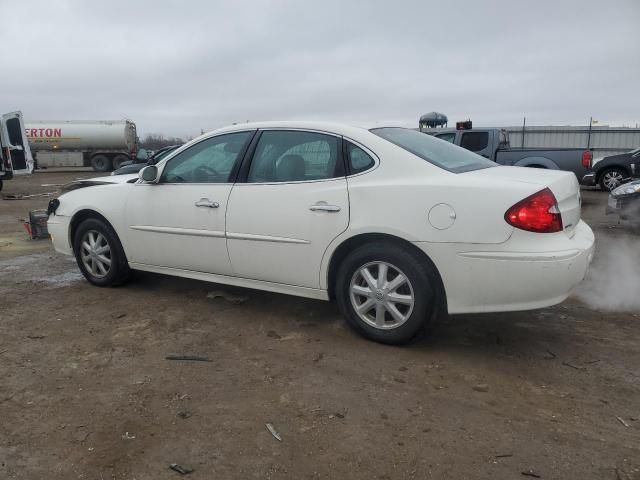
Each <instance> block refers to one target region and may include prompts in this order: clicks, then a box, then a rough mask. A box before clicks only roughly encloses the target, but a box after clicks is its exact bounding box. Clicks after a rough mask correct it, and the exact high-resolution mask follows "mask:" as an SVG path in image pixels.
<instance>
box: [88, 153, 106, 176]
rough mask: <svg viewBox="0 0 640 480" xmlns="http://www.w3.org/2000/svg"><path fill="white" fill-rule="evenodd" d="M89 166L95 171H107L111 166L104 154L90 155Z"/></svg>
mask: <svg viewBox="0 0 640 480" xmlns="http://www.w3.org/2000/svg"><path fill="white" fill-rule="evenodd" d="M91 166H92V167H93V169H94V170H95V171H96V172H108V171H109V169H110V168H111V160H109V158H108V157H106V156H105V155H96V156H94V157H91Z"/></svg>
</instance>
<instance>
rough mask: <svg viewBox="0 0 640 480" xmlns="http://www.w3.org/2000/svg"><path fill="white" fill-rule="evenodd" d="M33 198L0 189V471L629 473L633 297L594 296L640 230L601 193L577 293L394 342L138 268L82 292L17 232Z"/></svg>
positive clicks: (47, 250) (66, 268)
mask: <svg viewBox="0 0 640 480" xmlns="http://www.w3.org/2000/svg"><path fill="white" fill-rule="evenodd" d="M81 176H84V177H88V176H94V175H93V173H92V172H86V171H83V172H77V171H76V172H50V171H49V172H45V173H37V174H34V175H33V176H31V177H29V178H20V179H17V180H14V181H10V182H6V183H5V188H4V190H3V192H2V193H3V194H11V193H26V194H33V193H38V192H50V191H53V190H55V188H54V187H42V186H41V185H42V184H56V183H63V182H66V181H69V180H71V179H73V178H77V177H81ZM47 201H48V198H47V197H34V198H31V199H27V200H12V201H10V200H0V360H1V362H0V378H1V379H2V382H1V383H0V478H9V479H13V478H20V479H42V478H47V479H71V478H86V479H101V480H102V479H105V480H106V479H164V478H167V479H171V478H178V477H180V475H179V474H178V473H176V472H174V471H171V470H170V469H169V464H171V463H178V464H186V465H189V466H191V467H192V468H194V472H193V473H192V474H191V475H189V478H192V479H213V478H218V479H227V478H242V479H245V478H296V479H298V478H362V479H372V478H377V479H395V478H416V479H422V478H437V479H464V478H470V479H477V478H491V479H503V478H504V479H517V478H523V479H524V478H534V477H533V475H537V476H539V477H540V478H543V479H591V478H597V479H601V478H602V479H630V478H635V479H638V478H640V313H639V312H640V310H639V309H638V308H637V307H636V305H638V303H637V299H638V297H639V296H640V289H639V290H636V291H631V292H630V293H629V292H627V293H620V292H619V291H618V290H617V289H616V290H614V291H608V290H607V285H612V284H611V283H610V282H608V281H607V280H612V281H613V280H615V278H616V277H617V275H616V272H615V271H611V270H610V269H608V266H607V265H609V264H610V262H611V259H610V258H609V256H608V254H609V252H614V253H615V252H618V253H615V254H616V255H618V256H617V257H615V258H617V259H620V263H621V264H622V265H623V266H624V265H627V266H628V265H630V264H632V263H633V262H634V261H635V262H638V261H640V260H639V258H640V254H639V253H638V252H640V245H638V243H637V242H638V238H639V237H638V236H637V233H634V232H631V231H630V230H629V229H628V228H627V227H625V226H624V225H618V224H617V222H616V220H615V219H614V218H611V217H606V216H605V215H604V204H605V202H606V195H605V194H603V193H601V192H598V191H585V192H584V211H583V216H584V218H585V219H586V220H587V221H588V222H589V223H590V224H591V225H592V226H593V228H594V230H595V231H596V236H597V238H598V246H597V252H596V260H595V263H594V268H593V269H592V271H591V274H590V275H591V278H590V279H588V282H587V283H586V284H585V286H582V287H580V289H579V290H578V292H577V297H576V298H571V299H569V300H568V301H567V302H565V303H564V304H562V305H559V306H556V307H553V308H548V309H544V310H539V311H533V312H522V313H508V314H491V315H468V316H459V317H455V318H451V319H449V321H447V322H446V323H443V324H441V325H438V326H437V327H436V328H435V329H434V331H433V332H432V334H431V336H429V337H426V338H423V339H421V340H420V341H418V342H416V343H414V344H412V345H410V346H407V347H403V348H394V347H385V346H381V345H377V344H374V343H371V342H368V341H365V340H363V339H361V338H360V337H358V336H357V335H355V334H354V333H352V332H351V331H350V330H349V329H348V328H347V327H346V326H345V324H344V322H343V321H342V320H341V318H340V315H339V314H338V311H337V308H336V307H335V306H334V305H332V304H329V303H325V302H320V301H313V300H307V299H301V298H294V297H288V296H283V295H277V294H272V293H265V292H259V291H252V290H241V289H229V288H227V287H223V286H219V285H214V284H206V283H202V282H197V281H190V280H184V279H175V278H167V277H161V276H157V275H151V274H138V275H136V278H135V279H134V281H133V282H131V283H130V284H129V285H127V286H125V287H122V288H117V289H100V288H96V287H92V286H90V285H89V284H88V283H87V282H85V281H84V280H83V279H82V278H81V276H80V274H79V272H78V270H77V268H76V266H75V263H74V262H73V261H72V260H69V259H67V258H63V257H61V256H59V255H56V254H54V252H53V250H52V248H51V245H50V243H49V242H48V241H30V240H27V239H26V234H25V233H24V230H23V227H22V225H21V224H20V222H19V220H18V219H19V218H21V217H25V216H26V214H27V212H28V211H29V210H31V209H34V208H41V207H44V206H45V205H46V203H47ZM634 235H635V237H634ZM634 242H636V243H635V245H634ZM621 245H625V246H626V247H622V246H621ZM629 245H631V247H629ZM625 248H630V250H629V251H630V252H631V253H630V258H628V257H626V256H622V257H620V255H622V254H623V253H624V252H625V251H626V250H625ZM631 271H632V272H635V274H637V272H638V271H640V268H637V267H634V268H632V269H631ZM602 275H605V278H604V281H603V277H602ZM606 275H610V276H611V277H612V278H611V279H608V278H606ZM624 280H629V279H624ZM631 281H632V282H633V281H636V282H637V277H636V278H635V280H633V279H631ZM603 285H604V286H603ZM624 285H628V283H625V284H624ZM632 285H633V283H632ZM636 285H637V283H636ZM598 288H602V289H604V290H605V291H603V292H600V291H598ZM620 288H624V287H620ZM216 290H217V291H223V292H226V293H231V294H233V295H239V296H245V297H246V301H245V302H242V303H232V302H230V301H228V300H225V299H223V298H215V299H212V298H208V297H207V293H209V292H212V291H216ZM619 293H620V295H623V297H622V298H619V299H618V298H617V297H616V296H617V295H618V294H619ZM578 297H579V298H581V299H583V300H586V301H587V303H583V302H582V301H580V300H578ZM599 297H602V298H599ZM591 300H593V301H591ZM598 300H599V301H600V302H598ZM589 305H591V306H589ZM616 310H626V312H625V311H616ZM168 354H186V355H201V356H206V357H208V358H209V359H211V362H180V361H169V360H165V356H166V355H168ZM266 423H270V424H272V425H273V426H274V428H275V430H277V432H278V433H279V435H280V436H281V438H282V441H278V440H277V439H275V438H274V437H273V436H272V435H271V434H270V433H269V431H268V430H267V428H266V427H265V424H266ZM523 472H524V473H523ZM526 474H529V475H532V476H529V477H527V476H525V475H526Z"/></svg>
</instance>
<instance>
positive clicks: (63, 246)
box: [47, 215, 73, 255]
mask: <svg viewBox="0 0 640 480" xmlns="http://www.w3.org/2000/svg"><path fill="white" fill-rule="evenodd" d="M70 221H71V218H70V217H65V216H63V215H50V216H49V220H48V221H47V229H48V230H49V235H50V236H51V241H52V242H53V248H55V250H56V252H59V253H62V254H64V255H73V249H72V248H71V244H70V243H69V222H70Z"/></svg>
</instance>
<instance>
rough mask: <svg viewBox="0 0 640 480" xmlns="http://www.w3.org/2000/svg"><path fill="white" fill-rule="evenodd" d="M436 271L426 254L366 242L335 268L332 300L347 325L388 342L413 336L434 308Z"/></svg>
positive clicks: (400, 341)
mask: <svg viewBox="0 0 640 480" xmlns="http://www.w3.org/2000/svg"><path fill="white" fill-rule="evenodd" d="M439 295H440V288H439V281H438V274H437V272H436V270H435V267H434V266H433V264H432V263H431V262H430V261H429V260H428V259H426V258H425V257H423V256H421V255H418V254H416V253H414V252H412V251H410V250H408V249H406V248H401V247H400V246H398V245H395V244H393V243H386V242H380V243H369V244H365V245H362V246H361V247H359V248H357V249H356V250H354V251H353V252H352V253H351V254H349V255H348V256H347V257H346V259H345V260H344V261H343V262H342V265H340V268H339V269H338V275H337V281H336V300H337V302H338V306H339V307H340V310H341V311H342V313H343V315H344V316H345V318H346V319H347V322H348V324H349V325H350V326H351V327H352V328H354V329H355V330H356V331H357V332H358V333H360V334H361V335H363V336H364V337H366V338H368V339H370V340H374V341H376V342H380V343H385V344H389V345H400V344H403V343H407V342H409V341H410V340H412V339H413V338H415V337H416V336H417V335H418V334H419V333H420V332H421V331H422V330H423V329H424V328H425V327H426V326H427V324H428V322H429V320H430V318H431V317H432V315H433V313H434V312H435V311H436V310H435V309H436V307H437V305H438V301H439V298H440V297H439Z"/></svg>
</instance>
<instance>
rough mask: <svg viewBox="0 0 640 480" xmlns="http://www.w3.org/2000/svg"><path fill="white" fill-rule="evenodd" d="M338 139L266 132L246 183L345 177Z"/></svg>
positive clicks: (317, 134) (311, 134)
mask: <svg viewBox="0 0 640 480" xmlns="http://www.w3.org/2000/svg"><path fill="white" fill-rule="evenodd" d="M338 146H339V141H338V138H337V137H334V136H331V135H325V134H322V133H316V132H302V131H286V130H272V131H269V130H267V131H264V132H262V135H261V136H260V140H259V141H258V145H257V146H256V150H255V153H254V155H253V160H252V161H251V166H250V168H249V175H248V178H247V182H249V183H270V182H304V181H309V180H325V179H329V178H335V177H338V176H344V173H343V171H344V168H341V165H340V164H341V156H340V155H339V154H338Z"/></svg>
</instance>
